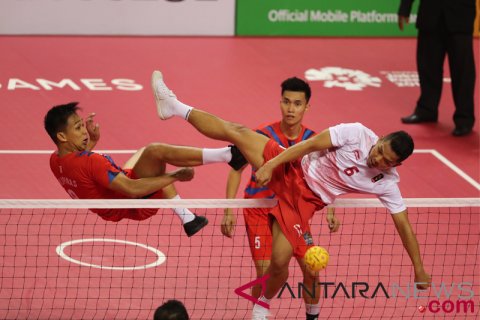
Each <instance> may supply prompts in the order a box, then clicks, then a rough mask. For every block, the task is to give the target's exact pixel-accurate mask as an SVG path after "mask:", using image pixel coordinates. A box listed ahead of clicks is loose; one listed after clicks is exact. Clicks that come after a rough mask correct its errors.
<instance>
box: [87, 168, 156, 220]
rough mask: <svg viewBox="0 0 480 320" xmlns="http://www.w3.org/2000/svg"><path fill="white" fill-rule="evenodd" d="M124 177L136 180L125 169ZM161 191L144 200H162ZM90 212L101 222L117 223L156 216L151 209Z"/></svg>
mask: <svg viewBox="0 0 480 320" xmlns="http://www.w3.org/2000/svg"><path fill="white" fill-rule="evenodd" d="M124 172H125V175H126V176H127V177H129V178H130V179H138V177H137V176H136V175H135V173H134V172H133V169H125V170H124ZM163 198H164V197H163V191H162V190H158V191H157V192H155V193H152V194H150V195H148V196H145V197H144V199H163ZM91 211H93V212H95V213H96V214H98V215H99V216H100V217H101V218H102V219H103V220H107V221H113V222H118V221H120V220H122V219H131V220H137V221H141V220H145V219H148V218H150V217H151V216H154V215H155V214H157V211H158V209H152V208H145V209H139V208H133V209H128V208H126V209H92V210H91Z"/></svg>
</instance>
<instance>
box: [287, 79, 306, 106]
mask: <svg viewBox="0 0 480 320" xmlns="http://www.w3.org/2000/svg"><path fill="white" fill-rule="evenodd" d="M285 91H296V92H303V93H305V98H306V99H307V102H308V101H310V97H311V96H312V90H311V89H310V85H309V84H308V83H307V82H306V81H304V80H302V79H300V78H297V77H292V78H288V79H287V80H285V81H283V82H282V95H283V93H284V92H285Z"/></svg>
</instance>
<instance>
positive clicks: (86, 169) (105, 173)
mask: <svg viewBox="0 0 480 320" xmlns="http://www.w3.org/2000/svg"><path fill="white" fill-rule="evenodd" d="M50 169H51V170H52V172H53V174H54V175H55V177H56V178H57V180H58V182H60V184H61V185H62V187H63V188H64V189H65V191H67V193H68V194H69V195H70V197H72V198H73V199H122V198H126V196H123V195H122V194H119V193H117V192H115V191H112V190H110V189H109V188H108V186H109V185H110V183H111V182H112V180H113V179H114V178H115V177H116V176H117V174H119V173H121V172H122V173H125V172H124V171H123V170H122V168H120V167H118V166H117V165H116V164H115V163H114V162H113V160H112V159H111V158H110V157H109V156H107V155H103V154H99V153H94V152H90V151H82V152H72V153H69V154H67V155H65V156H63V157H59V156H58V154H57V153H56V152H54V153H53V154H52V156H51V157H50Z"/></svg>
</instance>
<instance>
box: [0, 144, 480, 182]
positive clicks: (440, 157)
mask: <svg viewBox="0 0 480 320" xmlns="http://www.w3.org/2000/svg"><path fill="white" fill-rule="evenodd" d="M136 151H137V150H95V152H98V153H107V154H132V153H135V152H136ZM52 152H53V150H0V154H51V153H52ZM413 153H430V154H431V155H433V156H434V157H435V158H437V159H438V160H440V162H442V163H443V164H444V165H446V166H447V167H448V168H449V169H451V170H452V171H453V172H455V173H456V174H458V175H459V176H460V177H461V178H463V179H464V180H465V181H467V182H468V183H469V184H471V185H472V186H473V187H474V188H475V189H477V190H480V183H478V182H477V181H475V179H473V178H472V177H470V176H469V175H468V174H466V173H465V172H464V171H463V170H462V169H460V168H459V167H457V166H456V165H455V164H453V163H452V162H451V161H450V160H448V159H447V158H446V157H445V156H443V155H442V154H441V153H440V152H438V151H437V150H435V149H415V150H414V151H413Z"/></svg>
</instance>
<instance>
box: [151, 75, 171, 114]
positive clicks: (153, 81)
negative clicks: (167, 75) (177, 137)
mask: <svg viewBox="0 0 480 320" xmlns="http://www.w3.org/2000/svg"><path fill="white" fill-rule="evenodd" d="M158 80H161V81H163V75H162V73H161V72H160V71H158V70H155V71H153V73H152V79H151V86H152V90H153V95H154V96H155V103H156V105H157V113H158V116H159V117H160V119H162V120H166V119H167V118H166V117H165V116H164V115H163V114H162V107H161V105H160V103H161V100H163V99H161V98H160V97H159V96H158V94H157V88H156V85H155V83H156V82H157V81H158Z"/></svg>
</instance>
